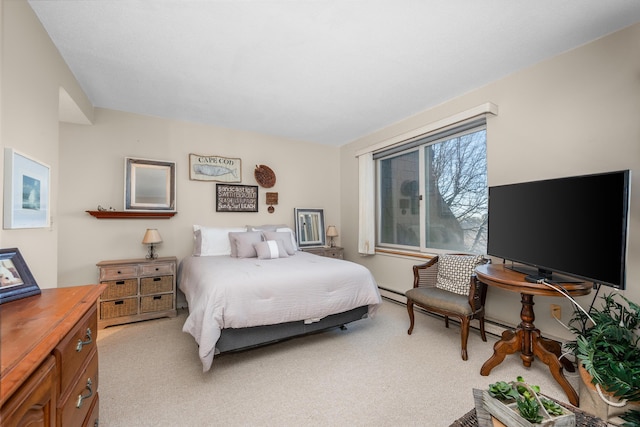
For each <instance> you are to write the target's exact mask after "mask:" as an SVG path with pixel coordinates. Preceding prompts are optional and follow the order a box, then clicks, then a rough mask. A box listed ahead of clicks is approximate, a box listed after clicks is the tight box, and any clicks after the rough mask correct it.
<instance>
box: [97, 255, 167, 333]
mask: <svg viewBox="0 0 640 427" xmlns="http://www.w3.org/2000/svg"><path fill="white" fill-rule="evenodd" d="M96 265H97V266H98V268H99V269H100V283H104V284H106V285H107V288H106V289H105V290H104V292H102V295H100V301H99V307H100V308H99V311H98V326H99V327H100V328H104V327H107V326H111V325H120V324H123V323H130V322H136V321H139V320H149V319H157V318H159V317H174V316H176V314H177V312H176V271H177V259H176V257H165V258H157V259H154V260H149V259H144V258H142V259H129V260H116V261H101V262H99V263H98V264H96Z"/></svg>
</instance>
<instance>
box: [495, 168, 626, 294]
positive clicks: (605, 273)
mask: <svg viewBox="0 0 640 427" xmlns="http://www.w3.org/2000/svg"><path fill="white" fill-rule="evenodd" d="M629 185H630V172H629V171H628V170H626V171H616V172H608V173H601V174H594V175H583V176H573V177H568V178H557V179H549V180H543V181H534V182H524V183H517V184H509V185H499V186H494V187H489V219H488V237H487V239H488V240H487V253H488V254H489V255H491V256H495V257H498V258H503V259H504V260H509V261H512V262H515V263H519V264H523V265H524V269H521V270H518V269H519V268H520V267H522V266H517V267H515V268H516V269H517V270H518V271H522V272H523V273H525V274H529V276H528V277H527V280H538V279H545V280H552V281H565V282H566V281H567V280H559V278H558V280H556V278H555V276H554V275H553V273H558V274H564V275H569V276H572V277H574V278H577V279H580V280H584V281H589V282H594V283H596V284H602V285H607V286H612V287H615V288H618V289H624V288H625V276H626V268H625V265H626V253H627V229H628V211H629V194H630V191H629Z"/></svg>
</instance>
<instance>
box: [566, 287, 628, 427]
mask: <svg viewBox="0 0 640 427" xmlns="http://www.w3.org/2000/svg"><path fill="white" fill-rule="evenodd" d="M602 300H603V304H602V306H601V307H599V308H591V310H590V311H589V312H588V314H587V313H586V312H584V311H582V309H581V308H579V307H576V310H575V312H574V316H573V318H572V319H571V321H570V322H569V326H570V328H571V330H572V331H573V332H574V333H576V335H577V336H576V341H574V342H573V343H570V344H569V347H570V348H571V350H572V351H573V353H574V355H575V356H576V362H577V363H578V369H579V371H580V372H581V377H582V380H583V383H584V385H585V386H586V387H591V388H593V389H595V390H596V392H597V394H598V395H599V396H600V398H601V400H602V401H603V402H605V404H604V405H603V406H602V408H603V409H601V410H596V409H593V410H591V411H590V410H589V409H592V408H585V407H583V402H582V400H583V394H584V393H582V390H581V397H580V399H581V405H580V406H581V408H582V409H585V410H587V411H588V412H592V413H593V412H596V413H594V415H596V416H599V417H601V418H604V419H607V418H608V412H607V411H608V409H609V406H612V407H624V406H626V403H627V402H640V347H638V344H639V341H640V336H639V335H638V332H639V330H638V328H639V327H640V306H639V305H637V304H635V303H633V302H631V301H629V299H627V298H625V297H624V296H623V295H620V294H617V293H612V294H608V295H605V296H603V297H602ZM611 398H613V399H611ZM629 408H630V409H631V410H632V411H631V412H630V413H629V414H626V415H625V417H624V418H629V419H630V420H631V421H628V422H629V423H631V424H625V425H629V426H640V424H637V423H635V422H634V421H633V419H634V418H635V419H636V420H637V419H638V417H637V414H634V412H637V411H633V407H632V406H630V407H629ZM636 409H637V408H636ZM603 411H604V413H603ZM620 412H624V410H623V411H620ZM624 418H623V419H624Z"/></svg>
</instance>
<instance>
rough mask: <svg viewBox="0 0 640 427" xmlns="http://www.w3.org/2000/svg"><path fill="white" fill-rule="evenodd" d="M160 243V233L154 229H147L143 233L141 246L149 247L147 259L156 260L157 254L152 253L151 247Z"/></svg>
mask: <svg viewBox="0 0 640 427" xmlns="http://www.w3.org/2000/svg"><path fill="white" fill-rule="evenodd" d="M158 243H162V237H160V233H158V230H157V229H155V228H147V231H146V232H145V233H144V237H143V238H142V244H143V245H149V253H148V254H147V257H146V258H147V259H156V258H158V254H157V253H156V252H155V251H154V248H153V245H155V244H158Z"/></svg>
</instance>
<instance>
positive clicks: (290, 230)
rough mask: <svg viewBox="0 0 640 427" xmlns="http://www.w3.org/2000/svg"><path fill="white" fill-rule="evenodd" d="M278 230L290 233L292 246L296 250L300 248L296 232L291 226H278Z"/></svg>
mask: <svg viewBox="0 0 640 427" xmlns="http://www.w3.org/2000/svg"><path fill="white" fill-rule="evenodd" d="M276 231H277V232H286V233H289V236H290V240H291V246H292V247H293V250H294V252H295V251H297V250H298V244H297V243H296V234H295V233H294V232H293V230H292V229H290V228H289V227H278V228H276Z"/></svg>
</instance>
